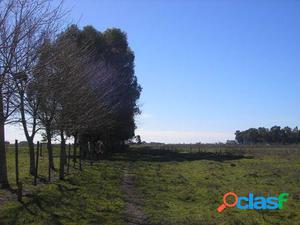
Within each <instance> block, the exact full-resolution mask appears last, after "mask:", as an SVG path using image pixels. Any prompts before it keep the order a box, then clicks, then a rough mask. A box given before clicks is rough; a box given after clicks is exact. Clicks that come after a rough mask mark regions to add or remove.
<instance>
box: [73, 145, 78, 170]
mask: <svg viewBox="0 0 300 225" xmlns="http://www.w3.org/2000/svg"><path fill="white" fill-rule="evenodd" d="M76 150H77V146H76V143H75V141H74V144H73V166H74V167H75V164H76Z"/></svg>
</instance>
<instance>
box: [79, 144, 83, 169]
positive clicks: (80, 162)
mask: <svg viewBox="0 0 300 225" xmlns="http://www.w3.org/2000/svg"><path fill="white" fill-rule="evenodd" d="M81 157H82V148H81V146H79V170H82V159H81Z"/></svg>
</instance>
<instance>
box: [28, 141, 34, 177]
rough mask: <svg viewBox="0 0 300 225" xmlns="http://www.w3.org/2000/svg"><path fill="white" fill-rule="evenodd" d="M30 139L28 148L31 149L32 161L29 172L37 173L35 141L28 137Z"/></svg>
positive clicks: (30, 158) (30, 157)
mask: <svg viewBox="0 0 300 225" xmlns="http://www.w3.org/2000/svg"><path fill="white" fill-rule="evenodd" d="M27 141H28V149H29V161H30V168H29V172H30V174H31V175H33V176H34V175H35V155H34V143H33V140H31V139H27Z"/></svg>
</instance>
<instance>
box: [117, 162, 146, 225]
mask: <svg viewBox="0 0 300 225" xmlns="http://www.w3.org/2000/svg"><path fill="white" fill-rule="evenodd" d="M129 168H130V165H129V166H128V167H127V168H125V169H124V177H123V183H122V190H123V192H124V194H125V200H126V205H125V216H126V222H127V224H128V225H149V223H147V217H146V215H145V213H144V212H143V211H142V210H141V206H142V200H141V199H140V198H139V197H138V196H137V194H136V192H135V187H134V179H133V176H132V175H131V174H130V173H129V171H130V169H129Z"/></svg>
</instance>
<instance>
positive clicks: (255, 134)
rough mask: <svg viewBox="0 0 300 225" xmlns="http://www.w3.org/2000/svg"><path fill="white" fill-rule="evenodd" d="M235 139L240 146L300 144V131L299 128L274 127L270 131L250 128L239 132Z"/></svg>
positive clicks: (262, 128)
mask: <svg viewBox="0 0 300 225" xmlns="http://www.w3.org/2000/svg"><path fill="white" fill-rule="evenodd" d="M235 139H236V141H237V142H238V143H239V144H257V143H269V144H294V143H300V131H299V129H298V127H295V128H294V129H292V128H290V127H284V128H281V127H280V126H273V127H271V128H270V129H268V128H265V127H259V128H257V129H256V128H250V129H248V130H245V131H239V130H237V131H236V132H235Z"/></svg>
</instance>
